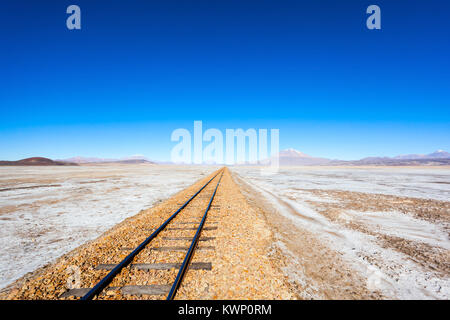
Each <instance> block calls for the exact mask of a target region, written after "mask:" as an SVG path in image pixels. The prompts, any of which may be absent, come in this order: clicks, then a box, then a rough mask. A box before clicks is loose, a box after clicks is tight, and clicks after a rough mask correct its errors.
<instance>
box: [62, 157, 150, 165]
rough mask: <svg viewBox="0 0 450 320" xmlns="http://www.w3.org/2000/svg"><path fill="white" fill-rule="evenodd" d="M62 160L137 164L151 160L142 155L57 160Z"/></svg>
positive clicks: (79, 162)
mask: <svg viewBox="0 0 450 320" xmlns="http://www.w3.org/2000/svg"><path fill="white" fill-rule="evenodd" d="M58 161H62V162H73V163H78V164H87V163H123V164H139V163H151V164H154V162H153V161H150V160H148V159H146V158H145V157H144V156H131V157H127V158H122V159H108V158H94V157H73V158H68V159H63V160H58Z"/></svg>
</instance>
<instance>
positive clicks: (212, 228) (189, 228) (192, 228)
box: [166, 227, 217, 231]
mask: <svg viewBox="0 0 450 320" xmlns="http://www.w3.org/2000/svg"><path fill="white" fill-rule="evenodd" d="M197 229H198V228H196V227H175V228H167V229H166V230H197ZM203 230H205V231H207V230H217V227H204V228H203Z"/></svg>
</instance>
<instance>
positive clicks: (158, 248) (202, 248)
mask: <svg viewBox="0 0 450 320" xmlns="http://www.w3.org/2000/svg"><path fill="white" fill-rule="evenodd" d="M214 249H215V247H214V246H199V247H197V250H214ZM150 250H155V251H182V252H185V251H187V250H189V247H155V248H150Z"/></svg>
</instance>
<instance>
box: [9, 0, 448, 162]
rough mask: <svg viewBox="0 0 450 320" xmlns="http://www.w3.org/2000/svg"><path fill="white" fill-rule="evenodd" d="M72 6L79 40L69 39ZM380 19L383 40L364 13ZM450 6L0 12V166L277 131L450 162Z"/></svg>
mask: <svg viewBox="0 0 450 320" xmlns="http://www.w3.org/2000/svg"><path fill="white" fill-rule="evenodd" d="M70 4H77V5H79V6H80V7H81V11H82V29H81V30H76V31H70V30H68V29H67V28H66V18H67V16H68V15H67V14H66V8H67V6H68V5H70ZM370 4H377V5H379V6H380V7H381V15H382V30H374V31H371V30H368V29H367V28H366V23H365V20H366V18H367V14H366V13H365V10H366V8H367V6H368V5H370ZM449 13H450V2H449V1H444V0H442V1H433V0H432V1H425V0H422V1H414V0H396V1H392V0H391V1H378V0H377V1H372V0H371V1H352V0H341V1H337V0H333V1H332V0H330V1H322V0H308V1H301V0H292V1H286V0H277V1H275V0H273V1H265V0H257V1H246V0H226V1H225V0H223V1H211V0H208V1H199V0H193V1H172V0H164V1H163V0H160V1H151V0H148V1H144V0H142V1H124V0H123V1H106V0H105V1H99V0H89V1H81V0H71V1H64V0H60V1H45V0H40V1H21V0H4V1H1V3H0V41H1V42H0V46H1V47H0V48H1V50H0V110H1V111H0V112H1V117H0V159H8V160H13V159H20V158H25V157H29V156H45V157H50V158H54V159H55V158H66V157H71V156H76V155H82V156H99V157H123V156H128V155H133V154H143V155H145V156H147V157H149V158H152V159H157V160H168V159H169V158H170V150H171V148H172V147H173V145H174V143H173V142H171V141H170V134H171V132H172V131H173V130H174V129H176V128H179V127H184V128H187V129H191V128H192V126H193V121H194V120H202V121H203V122H204V126H205V127H206V128H211V127H216V128H219V129H225V128H238V127H241V128H244V129H247V128H279V129H280V147H281V148H282V149H284V148H290V147H292V148H296V149H298V150H301V151H303V152H305V153H308V154H311V155H314V156H323V157H330V158H340V159H357V158H362V157H366V156H377V155H387V156H392V155H396V154H404V153H429V152H432V151H434V150H436V149H446V150H450V62H449V61H450V59H449V57H450V19H449V18H448V16H449Z"/></svg>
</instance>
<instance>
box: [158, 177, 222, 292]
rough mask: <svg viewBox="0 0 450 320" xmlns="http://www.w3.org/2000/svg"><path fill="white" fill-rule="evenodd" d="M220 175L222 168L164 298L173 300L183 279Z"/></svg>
mask: <svg viewBox="0 0 450 320" xmlns="http://www.w3.org/2000/svg"><path fill="white" fill-rule="evenodd" d="M222 177H223V170H222V174H221V175H220V178H219V181H218V182H217V185H216V188H215V189H214V193H213V194H212V196H211V199H210V200H209V203H208V207H207V208H206V210H205V213H204V214H203V218H202V221H201V222H200V225H199V226H198V228H197V231H196V233H195V236H194V239H193V240H192V242H191V245H190V246H189V250H188V252H187V253H186V256H185V257H184V260H183V263H182V264H181V267H180V270H179V271H178V274H177V277H176V279H175V282H174V283H173V285H172V288H171V289H170V292H169V294H168V295H167V298H166V300H173V299H174V298H175V295H176V294H177V290H178V288H179V287H180V285H181V282H182V281H183V277H184V275H185V273H186V271H187V267H188V265H189V262H190V261H191V258H192V256H193V255H194V250H195V248H196V246H197V243H198V240H199V238H200V234H201V232H202V229H203V225H204V224H205V221H206V217H207V215H208V211H209V208H210V207H211V203H212V202H213V200H214V196H215V195H216V192H217V188H218V187H219V183H220V181H221V180H222Z"/></svg>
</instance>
